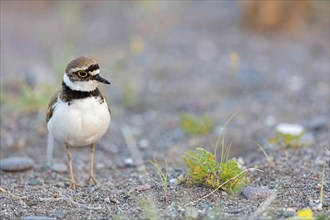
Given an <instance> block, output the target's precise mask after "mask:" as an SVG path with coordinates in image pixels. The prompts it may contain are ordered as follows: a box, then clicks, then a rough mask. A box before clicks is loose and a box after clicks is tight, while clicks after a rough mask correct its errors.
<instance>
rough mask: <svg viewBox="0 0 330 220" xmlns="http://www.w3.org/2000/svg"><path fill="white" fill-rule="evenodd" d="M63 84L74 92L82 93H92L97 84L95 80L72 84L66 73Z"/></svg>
mask: <svg viewBox="0 0 330 220" xmlns="http://www.w3.org/2000/svg"><path fill="white" fill-rule="evenodd" d="M63 82H64V83H65V85H66V86H68V87H69V88H70V89H72V90H75V91H82V92H91V91H94V90H95V89H96V87H97V84H98V83H97V81H96V80H88V81H75V82H72V81H71V80H70V78H69V77H68V75H67V74H66V73H64V76H63Z"/></svg>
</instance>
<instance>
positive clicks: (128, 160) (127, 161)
mask: <svg viewBox="0 0 330 220" xmlns="http://www.w3.org/2000/svg"><path fill="white" fill-rule="evenodd" d="M124 165H125V166H126V167H134V166H135V165H134V160H133V159H132V158H130V157H129V158H126V159H125V160H124Z"/></svg>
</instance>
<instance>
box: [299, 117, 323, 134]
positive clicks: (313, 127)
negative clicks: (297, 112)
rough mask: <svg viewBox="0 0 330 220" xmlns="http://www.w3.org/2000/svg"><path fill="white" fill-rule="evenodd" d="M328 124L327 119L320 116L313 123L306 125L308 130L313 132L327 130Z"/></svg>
mask: <svg viewBox="0 0 330 220" xmlns="http://www.w3.org/2000/svg"><path fill="white" fill-rule="evenodd" d="M327 124H328V119H327V117H324V116H318V117H316V118H313V119H312V120H311V121H309V122H307V123H305V124H304V125H305V126H306V128H307V129H309V130H312V131H317V130H321V129H323V128H326V127H327Z"/></svg>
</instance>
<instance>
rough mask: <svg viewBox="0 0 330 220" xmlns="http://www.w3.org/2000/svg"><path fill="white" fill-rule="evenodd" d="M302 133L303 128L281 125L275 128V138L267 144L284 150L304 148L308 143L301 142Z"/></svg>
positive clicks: (295, 125)
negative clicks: (281, 147) (275, 145)
mask: <svg viewBox="0 0 330 220" xmlns="http://www.w3.org/2000/svg"><path fill="white" fill-rule="evenodd" d="M304 133H305V131H304V128H303V127H302V126H301V125H298V124H287V123H281V124H279V125H278V126H277V127H276V134H275V137H272V138H270V139H269V140H268V142H269V143H270V144H279V145H281V146H283V147H286V148H297V147H300V146H306V145H308V143H307V142H306V141H303V140H302V136H303V135H304Z"/></svg>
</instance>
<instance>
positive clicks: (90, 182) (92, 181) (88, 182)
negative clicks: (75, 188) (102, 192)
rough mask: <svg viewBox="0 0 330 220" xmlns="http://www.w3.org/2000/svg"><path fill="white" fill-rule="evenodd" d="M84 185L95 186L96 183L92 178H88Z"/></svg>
mask: <svg viewBox="0 0 330 220" xmlns="http://www.w3.org/2000/svg"><path fill="white" fill-rule="evenodd" d="M86 183H87V184H89V185H96V184H97V181H96V179H95V177H94V176H89V177H88V178H87V180H86Z"/></svg>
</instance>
